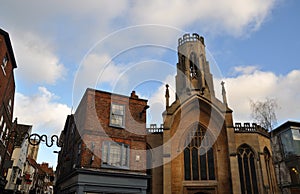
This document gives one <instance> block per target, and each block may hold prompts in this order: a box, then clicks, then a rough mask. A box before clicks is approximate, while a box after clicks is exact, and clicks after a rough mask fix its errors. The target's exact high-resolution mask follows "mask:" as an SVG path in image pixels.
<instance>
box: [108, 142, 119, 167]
mask: <svg viewBox="0 0 300 194" xmlns="http://www.w3.org/2000/svg"><path fill="white" fill-rule="evenodd" d="M109 164H110V165H112V166H121V146H120V145H118V144H110V154H109Z"/></svg>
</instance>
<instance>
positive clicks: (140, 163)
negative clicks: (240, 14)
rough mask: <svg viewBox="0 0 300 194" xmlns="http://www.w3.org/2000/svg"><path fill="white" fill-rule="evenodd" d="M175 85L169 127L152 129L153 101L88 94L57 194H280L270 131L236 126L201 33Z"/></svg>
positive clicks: (68, 131)
mask: <svg viewBox="0 0 300 194" xmlns="http://www.w3.org/2000/svg"><path fill="white" fill-rule="evenodd" d="M175 81H176V94H175V95H176V98H175V99H176V100H175V101H174V102H172V103H170V93H169V88H168V87H169V86H168V85H166V92H165V94H164V95H165V98H166V110H165V111H164V112H163V114H162V116H163V125H161V126H156V125H150V128H148V129H146V110H147V108H148V106H147V101H146V100H142V99H139V98H138V97H137V96H136V95H135V93H132V94H131V96H130V97H125V96H121V95H116V94H111V93H107V92H103V91H98V90H92V89H88V90H87V91H86V93H85V95H84V97H83V98H82V100H81V103H80V104H79V107H78V108H77V110H76V112H75V114H74V115H69V116H68V118H67V120H66V124H65V128H64V130H63V132H62V134H61V138H60V139H61V142H62V143H63V147H62V149H61V151H60V153H59V159H58V167H57V187H56V189H57V193H75V192H77V193H147V194H162V193H164V194H204V193H205V194H216V193H219V194H222V193H224V194H228V193H234V194H250V193H251V194H252V193H253V194H255V193H278V187H277V181H276V176H275V170H274V165H273V159H272V151H271V141H270V134H269V133H268V131H266V130H265V129H263V128H261V127H260V126H258V125H256V124H250V123H244V124H241V123H236V124H234V121H233V116H232V113H233V110H231V109H230V107H229V105H228V103H227V96H226V90H225V86H224V82H222V83H221V84H222V99H221V100H219V99H218V98H217V97H216V95H215V89H214V82H213V75H212V73H211V71H210V64H209V62H208V61H207V59H206V53H205V43H204V38H203V37H200V36H199V35H198V34H192V35H190V34H185V35H184V36H183V37H182V38H180V39H179V41H178V63H177V75H176V77H175ZM162 95H163V94H162ZM124 156H125V157H124ZM133 183H134V184H133Z"/></svg>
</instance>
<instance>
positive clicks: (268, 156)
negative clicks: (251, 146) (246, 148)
mask: <svg viewBox="0 0 300 194" xmlns="http://www.w3.org/2000/svg"><path fill="white" fill-rule="evenodd" d="M264 158H265V164H266V170H267V176H268V183H269V189H270V191H271V192H272V191H273V190H274V188H273V185H274V184H273V179H272V174H271V165H272V158H271V154H270V152H269V150H268V148H266V147H265V148H264Z"/></svg>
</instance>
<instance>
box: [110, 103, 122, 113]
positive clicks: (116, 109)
mask: <svg viewBox="0 0 300 194" xmlns="http://www.w3.org/2000/svg"><path fill="white" fill-rule="evenodd" d="M112 113H113V114H117V115H124V106H123V105H117V104H112Z"/></svg>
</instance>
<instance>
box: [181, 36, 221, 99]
mask: <svg viewBox="0 0 300 194" xmlns="http://www.w3.org/2000/svg"><path fill="white" fill-rule="evenodd" d="M191 93H199V94H201V95H203V94H206V95H208V96H213V97H215V92H214V86H213V79H212V74H211V73H210V68H209V62H208V61H207V60H206V53H205V44H204V38H203V37H202V36H199V35H198V34H196V33H193V34H192V35H190V34H185V35H184V36H183V37H182V38H179V40H178V63H177V76H176V96H177V97H183V96H185V94H187V95H189V94H191Z"/></svg>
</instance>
